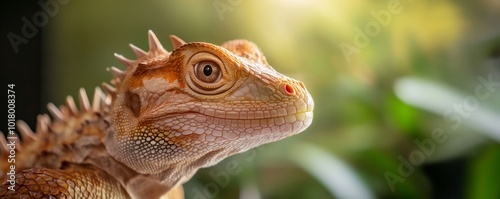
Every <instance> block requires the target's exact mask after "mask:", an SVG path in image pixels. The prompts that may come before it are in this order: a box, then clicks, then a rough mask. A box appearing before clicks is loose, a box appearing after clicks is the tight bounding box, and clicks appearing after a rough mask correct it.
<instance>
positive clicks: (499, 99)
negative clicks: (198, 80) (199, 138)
mask: <svg viewBox="0 0 500 199" xmlns="http://www.w3.org/2000/svg"><path fill="white" fill-rule="evenodd" d="M499 24H500V1H495V0H479V1H445V0H444V1H431V0H418V1H410V0H401V1H394V0H391V1H390V0H387V1H359V0H353V1H340V0H312V1H307V0H288V1H285V0H269V1H263V0H260V1H250V0H210V1H196V2H194V1H182V2H181V1H116V0H108V1H97V0H87V1H76V0H69V1H68V3H66V4H64V5H63V4H60V5H59V10H58V11H57V13H56V15H55V16H54V17H51V18H50V21H49V22H48V24H47V26H46V27H44V28H43V33H42V34H43V35H42V36H43V52H44V55H43V60H42V61H43V70H42V73H43V75H44V76H43V85H42V93H43V94H44V96H43V101H44V103H48V102H55V104H62V103H63V100H64V99H65V96H66V95H73V96H76V94H77V91H78V89H79V88H80V87H84V88H87V89H88V90H93V87H95V86H98V85H100V83H101V82H104V81H106V82H107V81H109V80H110V78H111V74H110V73H108V72H106V71H105V68H106V67H109V66H113V65H114V66H118V67H120V68H124V67H123V66H121V64H120V63H119V62H118V61H117V60H115V59H114V57H113V53H114V52H117V53H120V54H123V55H124V56H126V57H129V58H133V57H134V56H133V53H132V51H130V49H129V48H128V46H127V44H128V43H133V44H135V45H136V46H139V47H141V48H143V49H147V48H148V47H147V31H148V30H149V29H151V30H153V31H154V32H155V33H156V34H157V35H158V37H159V39H160V41H162V42H163V44H164V46H165V48H166V49H167V50H171V47H170V41H169V40H168V35H170V34H175V35H177V36H179V37H180V38H182V39H183V40H185V41H188V42H190V41H204V42H210V43H214V44H221V43H222V42H224V41H226V40H230V39H236V38H243V39H247V40H251V41H253V42H255V43H256V44H257V45H258V46H259V47H260V48H261V49H262V51H263V52H264V54H265V55H266V57H267V60H268V62H269V63H270V64H271V65H272V66H273V67H274V68H275V69H276V70H278V71H280V72H281V73H284V74H286V75H288V76H291V77H293V78H296V79H298V80H301V81H303V82H304V83H305V85H306V86H307V88H308V90H309V91H310V92H311V94H312V96H313V98H314V100H315V105H316V106H315V108H316V109H315V111H314V120H313V124H312V126H311V127H310V128H309V129H307V130H306V131H305V132H303V133H302V134H299V135H297V136H293V137H291V138H289V139H285V140H283V141H280V142H277V143H272V144H268V145H265V146H263V147H260V148H258V149H255V150H252V151H250V152H247V153H244V154H241V155H236V156H233V157H230V158H228V159H227V160H225V161H223V162H221V163H219V164H218V165H217V166H214V167H212V168H208V169H202V170H200V171H199V172H198V173H197V175H196V176H195V177H194V178H193V179H192V180H190V181H189V182H188V183H186V184H185V186H184V187H185V192H186V197H187V198H242V199H250V198H319V199H322V198H325V199H327V198H500V189H498V185H499V184H500V171H499V168H500V146H499V144H498V141H500V85H499V84H500V83H495V82H500V25H499ZM486 82H489V83H486ZM478 87H479V89H478ZM21 119H22V118H21Z"/></svg>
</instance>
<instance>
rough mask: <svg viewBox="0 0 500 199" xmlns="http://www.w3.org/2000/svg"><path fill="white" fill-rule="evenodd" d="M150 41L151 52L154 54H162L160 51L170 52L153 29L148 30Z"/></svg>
mask: <svg viewBox="0 0 500 199" xmlns="http://www.w3.org/2000/svg"><path fill="white" fill-rule="evenodd" d="M148 41H149V53H153V54H160V53H168V51H167V50H165V48H163V46H162V45H161V43H160V40H158V37H156V35H155V33H154V32H153V31H152V30H149V31H148Z"/></svg>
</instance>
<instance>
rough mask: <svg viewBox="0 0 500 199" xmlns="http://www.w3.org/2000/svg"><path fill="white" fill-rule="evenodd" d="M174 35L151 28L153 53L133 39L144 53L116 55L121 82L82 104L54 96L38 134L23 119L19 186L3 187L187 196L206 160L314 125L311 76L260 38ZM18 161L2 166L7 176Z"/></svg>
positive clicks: (4, 190)
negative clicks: (286, 65) (289, 73)
mask: <svg viewBox="0 0 500 199" xmlns="http://www.w3.org/2000/svg"><path fill="white" fill-rule="evenodd" d="M170 39H171V41H172V44H173V47H174V50H173V51H172V52H168V51H166V50H165V49H164V48H163V47H162V45H161V44H160V43H159V41H158V39H157V38H156V36H155V35H154V34H153V33H152V32H151V31H150V32H149V46H150V49H149V52H144V51H143V50H141V49H139V48H137V47H135V46H133V45H131V48H132V50H133V52H134V53H135V54H136V56H137V60H129V59H126V58H124V57H122V56H121V55H115V56H116V57H117V58H118V59H119V60H120V61H121V62H122V63H123V64H125V65H126V66H127V70H126V71H121V70H119V69H117V68H115V67H112V68H111V69H110V71H111V72H112V73H113V75H114V78H113V80H112V81H111V83H112V84H113V86H112V85H109V84H106V83H104V84H103V88H104V89H105V90H106V91H107V94H103V93H102V92H101V91H100V89H96V92H95V94H94V99H93V102H92V104H91V103H90V102H89V100H88V98H87V95H86V93H85V91H84V90H83V89H82V90H80V95H79V96H80V110H78V109H77V107H76V105H75V102H74V100H73V98H71V97H68V98H67V103H66V105H65V106H61V107H60V108H57V107H55V106H54V105H53V104H49V106H48V107H49V110H50V111H51V113H52V115H53V116H54V118H55V119H54V121H51V120H50V118H49V117H48V116H47V115H43V116H39V118H38V124H37V130H36V133H34V132H32V131H31V129H30V128H29V127H28V126H27V125H26V124H25V123H23V122H18V126H19V129H20V132H21V135H22V137H23V142H22V144H18V145H17V148H16V164H15V166H16V169H15V170H16V179H17V181H16V184H15V185H16V186H15V187H16V191H15V192H13V191H9V190H8V187H9V185H10V184H9V182H7V181H6V182H5V183H3V184H2V186H0V196H1V197H2V198H3V197H7V196H9V197H12V198H16V197H20V196H22V195H30V196H32V197H35V196H45V197H48V196H55V197H77V196H81V195H85V194H91V195H89V197H91V198H110V197H115V198H160V197H161V198H170V199H174V198H183V193H182V186H181V185H182V183H184V182H186V181H187V180H189V179H190V178H191V177H192V175H194V173H195V172H196V171H197V170H198V169H199V168H203V167H208V166H211V165H214V164H216V163H217V162H219V161H221V160H222V159H224V158H226V157H228V156H230V155H232V154H236V153H240V152H243V151H246V150H248V149H251V148H253V147H256V146H259V145H262V144H265V143H269V142H273V141H277V140H280V139H283V138H285V137H288V136H291V135H294V134H297V133H299V132H302V131H303V130H305V129H306V128H307V127H308V126H309V125H310V124H311V122H312V111H313V107H314V103H313V100H312V98H311V96H310V94H309V93H308V92H307V90H306V88H305V86H304V84H302V83H301V82H299V81H296V80H294V79H292V78H289V77H286V76H284V75H282V74H280V73H278V72H276V71H275V70H274V69H273V68H272V67H271V66H269V64H268V63H267V61H266V59H265V57H264V55H263V54H262V52H261V51H260V50H259V49H258V47H257V46H256V45H255V44H253V43H251V42H249V41H246V40H233V41H229V42H226V43H224V44H222V45H221V46H216V45H213V44H209V43H202V42H193V43H185V42H184V41H182V40H181V39H179V38H177V37H175V36H171V37H170ZM0 142H4V143H2V146H3V147H4V149H3V150H0V152H1V153H0V157H1V158H2V159H3V161H5V162H6V159H7V156H8V154H9V149H8V148H5V146H6V143H5V140H4V139H0ZM18 142H19V141H18ZM9 166H10V165H5V166H3V165H2V166H0V169H1V171H2V174H0V179H2V180H3V181H5V180H7V179H8V178H10V177H11V176H9V175H5V174H6V173H7V172H8V171H9V168H8V167H9ZM23 169H29V170H23ZM37 179H38V180H37ZM69 182H71V183H69ZM70 184H71V185H70ZM47 187H48V188H47ZM90 189H92V191H89V190H90ZM75 190H76V191H75ZM92 194H93V195H92Z"/></svg>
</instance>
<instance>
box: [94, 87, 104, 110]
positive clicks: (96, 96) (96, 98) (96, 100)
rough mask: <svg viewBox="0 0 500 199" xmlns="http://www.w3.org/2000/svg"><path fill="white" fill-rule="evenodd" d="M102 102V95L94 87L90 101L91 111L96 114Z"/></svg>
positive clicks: (98, 89)
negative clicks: (92, 97)
mask: <svg viewBox="0 0 500 199" xmlns="http://www.w3.org/2000/svg"><path fill="white" fill-rule="evenodd" d="M103 100H104V94H103V93H102V90H101V89H100V88H99V87H95V91H94V99H93V100H92V110H93V111H95V112H97V111H99V109H100V108H101V101H103Z"/></svg>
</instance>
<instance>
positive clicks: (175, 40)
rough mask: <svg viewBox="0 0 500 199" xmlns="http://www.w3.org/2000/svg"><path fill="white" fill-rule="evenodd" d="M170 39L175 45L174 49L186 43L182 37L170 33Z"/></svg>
mask: <svg viewBox="0 0 500 199" xmlns="http://www.w3.org/2000/svg"><path fill="white" fill-rule="evenodd" d="M170 41H172V46H173V48H174V49H173V50H175V49H177V48H179V47H180V46H182V45H184V44H186V42H185V41H184V40H182V39H181V38H179V37H177V36H175V35H170Z"/></svg>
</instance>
